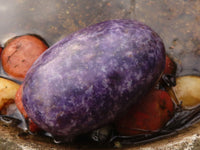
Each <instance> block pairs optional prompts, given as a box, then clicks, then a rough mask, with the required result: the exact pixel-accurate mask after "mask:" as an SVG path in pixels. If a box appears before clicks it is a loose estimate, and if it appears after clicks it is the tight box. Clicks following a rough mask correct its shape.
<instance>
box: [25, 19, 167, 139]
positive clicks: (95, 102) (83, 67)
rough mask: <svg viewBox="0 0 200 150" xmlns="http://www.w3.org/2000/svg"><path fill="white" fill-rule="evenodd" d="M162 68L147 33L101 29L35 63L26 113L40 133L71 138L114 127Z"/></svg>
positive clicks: (134, 28) (155, 39)
mask: <svg viewBox="0 0 200 150" xmlns="http://www.w3.org/2000/svg"><path fill="white" fill-rule="evenodd" d="M164 65H165V50H164V45H163V43H162V40H161V39H160V38H159V36H158V35H157V34H156V33H155V32H153V31H152V30H151V29H150V28H149V27H147V26H145V25H143V24H141V23H138V22H137V21H132V20H112V21H106V22H103V23H99V24H96V25H93V26H90V27H88V28H85V29H82V30H80V31H78V32H76V33H74V34H72V35H70V36H68V37H66V38H65V39H63V40H62V41H59V42H58V43H56V44H54V45H53V46H52V47H50V48H49V50H47V51H46V52H45V53H44V54H43V55H42V56H41V57H40V58H39V59H38V60H37V61H36V63H35V64H34V65H33V66H32V68H31V69H30V70H29V72H28V74H27V76H26V78H25V81H24V89H23V90H24V92H23V103H24V107H25V110H26V111H27V113H28V115H29V117H30V118H31V119H32V120H33V121H34V122H35V123H37V124H38V125H39V126H40V127H41V128H43V129H44V130H46V131H48V132H50V133H52V134H53V135H56V136H67V137H73V136H76V135H78V134H81V133H83V132H87V131H89V130H92V129H95V128H98V127H99V126H101V125H103V124H106V123H108V122H111V121H113V120H114V118H115V117H116V115H117V114H119V113H121V112H123V111H124V110H126V108H127V107H128V106H129V105H130V104H132V103H134V102H135V101H137V100H138V98H140V97H141V96H143V95H144V94H145V93H146V92H147V91H148V90H149V89H150V88H151V87H152V86H153V85H154V84H155V82H156V81H157V80H158V78H159V76H160V75H161V73H162V71H163V69H164Z"/></svg>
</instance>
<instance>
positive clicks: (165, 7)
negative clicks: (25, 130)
mask: <svg viewBox="0 0 200 150" xmlns="http://www.w3.org/2000/svg"><path fill="white" fill-rule="evenodd" d="M0 2H1V5H0V19H1V24H0V44H1V45H4V43H5V41H6V40H8V39H9V38H12V37H14V36H15V35H21V34H27V33H34V34H38V35H40V36H42V37H43V38H44V39H45V40H46V41H47V42H48V43H49V45H52V44H53V43H55V42H57V41H58V40H60V39H62V38H63V37H65V36H67V35H69V34H70V33H73V32H75V31H77V30H79V29H81V28H84V27H86V26H88V25H91V24H95V23H97V22H101V21H105V20H108V19H122V18H123V19H137V20H139V21H141V22H143V23H146V24H147V25H149V26H150V27H151V28H152V29H154V30H155V31H156V32H157V33H158V34H159V35H160V36H161V37H162V38H163V40H164V43H165V47H166V51H167V53H168V54H169V55H170V56H172V58H173V59H174V61H175V62H176V63H177V65H178V72H177V75H186V74H194V75H200V65H199V60H200V28H199V26H200V1H199V0H177V1H173V0H163V1H160V0H126V1H121V0H115V1H111V0H99V1H95V2H94V1H93V0H84V1H81V0H61V1H56V0H51V1H47V0H43V1H39V0H34V1H25V0H16V1H12V0H7V1H3V0H0ZM0 73H1V74H4V73H3V70H2V69H0ZM21 133H22V131H21V130H19V129H17V128H15V127H9V126H7V125H5V124H0V149H2V150H3V149H11V150H12V149H22V150H26V149H34V150H35V149H36V150H37V149H38V150H40V149H42V150H45V149H48V150H49V149H61V150H62V149H67V150H70V149H80V148H81V149H87V148H86V147H85V146H84V145H79V146H74V145H68V144H66V145H59V144H54V143H53V142H52V140H51V139H49V138H44V137H40V136H34V135H26V134H25V135H24V134H21ZM199 134H200V127H199V125H198V124H197V125H195V126H193V127H191V128H189V129H186V130H184V132H183V133H180V134H178V135H177V136H175V137H171V138H169V139H168V138H167V139H164V140H161V141H157V142H155V143H150V144H147V145H144V146H141V147H128V148H125V149H127V150H134V149H138V148H141V149H145V148H149V149H170V148H173V149H183V148H184V147H187V148H191V149H198V148H199V145H200V144H199V143H200V137H199ZM163 146H164V147H163ZM183 146H184V147H183Z"/></svg>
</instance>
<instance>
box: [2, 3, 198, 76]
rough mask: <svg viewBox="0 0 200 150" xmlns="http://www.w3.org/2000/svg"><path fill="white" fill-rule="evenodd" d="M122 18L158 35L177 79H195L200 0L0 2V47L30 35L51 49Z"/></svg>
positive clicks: (196, 73) (196, 72)
mask: <svg viewBox="0 0 200 150" xmlns="http://www.w3.org/2000/svg"><path fill="white" fill-rule="evenodd" d="M122 18H123V19H137V20H139V21H141V22H143V23H146V24H147V25H149V26H150V27H151V28H152V29H154V30H155V31H156V32H157V33H158V34H159V35H160V36H161V37H162V39H163V40H164V43H165V47H166V51H167V53H168V54H169V55H170V56H171V57H172V58H173V59H174V60H175V62H176V63H177V65H178V71H177V75H186V74H195V75H200V0H96V1H95V0H0V44H1V45H2V46H3V45H4V43H5V42H6V40H8V39H10V38H12V37H14V36H17V35H22V34H27V33H33V34H38V35H40V36H42V37H43V38H44V39H45V40H46V41H47V43H49V45H52V44H54V43H55V42H57V41H58V40H60V39H62V38H63V37H65V36H67V35H69V34H70V33H72V32H75V31H77V30H79V29H81V28H84V27H86V26H88V25H91V24H95V23H97V22H101V21H105V20H108V19H122ZM0 71H1V70H0ZM1 73H2V71H1Z"/></svg>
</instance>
